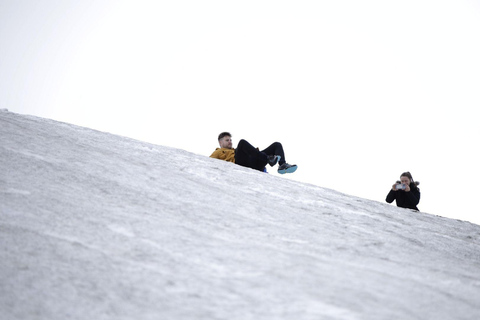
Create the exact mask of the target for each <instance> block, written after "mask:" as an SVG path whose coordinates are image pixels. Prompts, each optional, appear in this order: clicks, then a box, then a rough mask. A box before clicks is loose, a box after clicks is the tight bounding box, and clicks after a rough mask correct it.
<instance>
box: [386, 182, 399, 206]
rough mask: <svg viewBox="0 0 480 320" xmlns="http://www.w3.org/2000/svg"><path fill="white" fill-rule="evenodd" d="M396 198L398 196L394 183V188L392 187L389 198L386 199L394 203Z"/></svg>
mask: <svg viewBox="0 0 480 320" xmlns="http://www.w3.org/2000/svg"><path fill="white" fill-rule="evenodd" d="M396 198H397V191H396V186H395V185H393V186H392V189H390V192H389V193H388V194H387V198H386V199H385V201H387V202H388V203H392V202H393V200H395V199H396Z"/></svg>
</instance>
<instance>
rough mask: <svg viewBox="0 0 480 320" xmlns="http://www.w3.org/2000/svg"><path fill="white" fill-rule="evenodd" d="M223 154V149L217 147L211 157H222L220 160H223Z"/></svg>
mask: <svg viewBox="0 0 480 320" xmlns="http://www.w3.org/2000/svg"><path fill="white" fill-rule="evenodd" d="M221 154H222V151H221V149H220V148H217V149H215V151H213V153H212V154H211V155H210V158H215V159H220V160H223V159H222V158H221V157H220V155H221Z"/></svg>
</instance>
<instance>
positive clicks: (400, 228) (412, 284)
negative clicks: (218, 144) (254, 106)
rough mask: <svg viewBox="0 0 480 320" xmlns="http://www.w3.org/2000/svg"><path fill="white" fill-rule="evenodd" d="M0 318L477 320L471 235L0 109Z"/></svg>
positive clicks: (441, 221)
mask: <svg viewBox="0 0 480 320" xmlns="http://www.w3.org/2000/svg"><path fill="white" fill-rule="evenodd" d="M0 168H1V170H0V310H1V314H2V316H1V319H4V320H13V319H32V320H33V319H41V320H47V319H48V320H52V319H58V320H64V319H112V320H113V319H115V320H118V319H135V320H139V319H176V320H178V319H205V320H207V319H208V320H212V319H229V320H232V319H238V320H245V319H295V320H297V319H472V320H473V319H480V226H478V225H475V224H471V223H469V222H463V221H457V220H451V219H446V218H441V217H437V216H433V215H428V214H425V213H417V212H412V211H409V210H405V209H400V208H397V207H395V206H392V205H388V204H386V203H385V204H384V203H379V202H374V201H369V200H364V199H361V198H356V197H352V196H348V195H345V194H341V193H338V192H335V191H333V190H329V189H324V188H321V187H317V186H314V185H308V184H303V183H299V182H295V181H292V180H289V179H288V177H278V176H274V175H269V174H265V173H261V172H257V171H253V170H250V169H246V168H243V167H240V166H237V165H235V164H231V163H227V162H223V161H219V160H215V159H210V158H208V157H205V156H200V155H196V154H192V153H189V152H186V151H182V150H177V149H172V148H166V147H162V146H156V145H151V144H147V143H143V142H140V141H135V140H132V139H129V138H125V137H120V136H115V135H111V134H107V133H102V132H98V131H94V130H90V129H86V128H81V127H77V126H73V125H69V124H65V123H59V122H55V121H51V120H47V119H41V118H36V117H31V116H25V115H19V114H14V113H11V112H6V111H0Z"/></svg>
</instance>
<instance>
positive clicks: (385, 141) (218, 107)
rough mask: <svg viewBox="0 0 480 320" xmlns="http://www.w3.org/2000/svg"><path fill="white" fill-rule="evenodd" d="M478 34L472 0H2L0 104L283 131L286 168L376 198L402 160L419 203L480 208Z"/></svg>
mask: <svg viewBox="0 0 480 320" xmlns="http://www.w3.org/2000/svg"><path fill="white" fill-rule="evenodd" d="M479 39H480V1H467V0H451V1H438V0H435V1H433V0H432V1H425V0H415V1H384V0H383V1H381V0H379V1H372V0H366V1H354V0H352V1H348V0H347V1H333V0H332V1H320V0H317V1H278V0H277V1H258V0H257V1H226V0H221V1H220V0H219V1H208V0H207V1H181V0H180V1H142V0H136V1H101V0H97V1H73V0H64V1H50V0H46V1H34V0H11V1H10V0H0V108H7V109H9V110H10V111H12V112H17V113H22V114H29V115H36V116H40V117H45V118H50V119H54V120H59V121H64V122H68V123H73V124H77V125H81V126H86V127H89V128H93V129H97V130H101V131H107V132H111V133H115V134H120V135H123V136H128V137H131V138H135V139H139V140H142V141H146V142H150V143H155V144H160V145H165V146H172V147H176V148H180V149H184V150H187V151H191V152H194V153H197V154H202V155H205V156H209V155H210V154H211V153H212V152H213V151H214V149H215V148H216V147H217V146H218V143H217V139H216V138H217V136H218V134H219V133H220V132H221V131H230V132H231V133H232V134H233V139H234V146H236V143H237V142H238V141H239V140H240V139H242V138H243V139H247V140H248V141H250V142H251V143H252V144H253V145H255V146H258V147H260V148H265V147H267V146H268V145H269V144H270V143H272V142H274V141H279V142H281V143H282V144H283V145H284V148H285V152H286V158H287V159H286V160H287V161H288V162H289V163H296V164H297V165H298V166H299V169H298V170H297V172H296V173H294V174H292V175H289V176H287V177H286V178H288V179H295V180H299V181H304V182H308V183H312V184H315V185H319V186H322V187H327V188H332V189H335V190H338V191H341V192H345V193H348V194H352V195H356V196H360V197H364V198H368V199H372V200H378V201H382V202H383V201H385V197H386V195H387V193H388V191H389V189H390V188H391V185H392V184H393V183H394V182H395V181H396V180H397V179H398V178H399V176H400V174H401V173H402V172H403V171H410V172H411V173H412V175H413V177H414V179H416V180H418V181H420V182H421V184H420V187H421V192H422V199H421V201H420V204H419V208H420V210H421V211H424V212H428V213H432V214H437V215H441V216H445V217H450V218H456V219H462V220H469V221H472V222H475V223H477V224H480V206H479V204H478V202H477V199H478V183H479V182H480V170H479V163H480V156H479V152H478V149H479V148H478V144H479V138H480V126H479V120H480V116H479V113H478V107H479V106H480V94H479V88H480V59H479V57H480V40H479ZM193 165H194V164H193ZM269 171H270V174H276V173H275V170H272V169H270V170H269ZM234 187H235V186H232V188H234Z"/></svg>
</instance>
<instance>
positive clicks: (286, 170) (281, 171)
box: [278, 166, 298, 174]
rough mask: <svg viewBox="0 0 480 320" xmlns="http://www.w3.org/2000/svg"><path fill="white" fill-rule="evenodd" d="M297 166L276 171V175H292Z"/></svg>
mask: <svg viewBox="0 0 480 320" xmlns="http://www.w3.org/2000/svg"><path fill="white" fill-rule="evenodd" d="M297 168H298V167H297V166H291V167H290V168H287V169H284V170H278V173H280V174H285V173H294V172H295V171H296V170H297Z"/></svg>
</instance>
